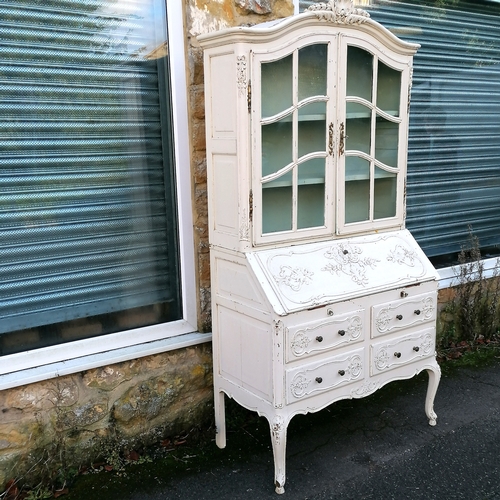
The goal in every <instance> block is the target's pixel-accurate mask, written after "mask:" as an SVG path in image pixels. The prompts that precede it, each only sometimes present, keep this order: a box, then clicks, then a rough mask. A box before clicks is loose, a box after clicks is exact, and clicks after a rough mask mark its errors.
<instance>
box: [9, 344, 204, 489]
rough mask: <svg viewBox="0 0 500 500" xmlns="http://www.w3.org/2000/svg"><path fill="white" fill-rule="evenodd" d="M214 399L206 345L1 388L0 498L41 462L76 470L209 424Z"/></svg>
mask: <svg viewBox="0 0 500 500" xmlns="http://www.w3.org/2000/svg"><path fill="white" fill-rule="evenodd" d="M212 400H213V396H212V354H211V349H210V346H209V345H204V346H199V347H190V348H186V349H180V350H177V351H172V352H169V353H163V354H157V355H154V356H148V357H145V358H141V359H136V360H131V361H127V362H124V363H119V364H115V365H112V366H106V367H103V368H96V369H93V370H88V371H86V372H82V373H77V374H74V375H68V376H64V377H59V378H56V379H52V380H48V381H45V382H39V383H36V384H31V385H27V386H22V387H18V388H14V389H8V390H4V391H0V493H1V492H2V491H3V486H4V485H5V483H6V481H8V480H10V479H12V478H18V477H20V476H22V475H23V474H24V473H25V472H26V470H28V469H29V468H31V467H32V466H33V465H34V464H36V463H37V462H39V461H40V460H42V462H43V463H45V464H46V467H47V468H50V469H53V470H57V469H58V468H59V467H70V466H71V467H75V466H76V467H78V466H79V465H84V464H89V463H90V462H91V461H95V460H96V459H98V458H99V455H103V454H104V455H105V454H106V449H107V448H109V447H110V446H112V447H113V448H114V449H115V450H117V451H120V450H124V449H127V448H128V449H135V447H137V446H139V447H141V448H142V447H145V446H148V445H154V444H155V443H158V442H159V441H160V440H161V439H163V438H165V437H168V436H175V435H177V434H179V433H181V432H185V431H189V430H191V429H192V428H193V427H195V426H201V425H204V424H205V425H206V423H207V422H209V421H211V420H212V413H213V411H212ZM104 458H106V457H104ZM47 459H49V460H47ZM34 471H35V472H37V473H42V472H43V471H42V470H41V469H40V467H37V468H35V469H34Z"/></svg>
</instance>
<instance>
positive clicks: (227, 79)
mask: <svg viewBox="0 0 500 500" xmlns="http://www.w3.org/2000/svg"><path fill="white" fill-rule="evenodd" d="M236 78H237V75H236V65H235V61H234V54H233V53H232V52H231V53H226V54H217V55H213V56H211V57H210V80H211V99H210V101H211V102H210V103H209V105H210V115H211V131H210V132H211V136H212V138H214V139H223V138H228V137H234V136H235V133H236V88H237V86H236Z"/></svg>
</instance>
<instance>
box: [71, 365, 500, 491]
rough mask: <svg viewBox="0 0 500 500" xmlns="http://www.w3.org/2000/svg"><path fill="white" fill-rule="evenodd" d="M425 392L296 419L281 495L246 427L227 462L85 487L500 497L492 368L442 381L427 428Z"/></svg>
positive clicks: (265, 451) (397, 386)
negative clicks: (434, 416)
mask: <svg viewBox="0 0 500 500" xmlns="http://www.w3.org/2000/svg"><path fill="white" fill-rule="evenodd" d="M426 388H427V374H426V373H423V374H420V375H418V376H417V377H414V378H413V379H411V380H406V381H398V382H393V383H391V384H388V385H387V386H386V387H384V388H383V389H381V390H379V391H377V392H376V393H375V394H373V395H372V396H369V397H367V398H363V399H359V400H351V401H341V402H338V403H334V404H333V405H331V406H330V407H328V408H326V409H324V410H322V411H321V412H318V413H315V414H309V415H305V416H303V415H299V416H296V417H294V418H293V419H292V422H291V424H290V426H289V428H288V441H287V463H286V466H287V481H286V484H285V493H284V494H283V495H277V494H276V493H275V492H274V485H273V458H272V450H271V446H270V438H269V437H268V436H263V435H261V434H262V433H261V434H258V433H255V434H254V433H253V431H252V428H251V426H250V427H249V428H245V429H243V430H241V431H239V432H241V433H242V434H243V435H238V436H235V433H236V432H238V430H237V429H238V428H237V427H236V428H235V429H236V430H234V431H233V433H231V432H229V433H228V441H227V447H226V449H225V450H223V451H221V453H219V454H218V456H224V453H228V454H229V455H230V456H231V459H230V460H229V461H224V460H222V461H220V460H215V461H214V462H213V463H210V462H208V463H206V464H204V465H202V466H197V467H194V468H193V469H192V470H190V468H189V467H187V468H186V470H185V471H184V472H183V473H182V474H179V475H177V474H174V475H172V474H170V475H169V474H166V475H159V474H156V475H155V477H154V478H152V480H151V481H148V484H147V485H145V484H144V483H143V484H142V485H141V484H136V485H134V486H129V487H128V490H127V491H126V492H123V491H120V492H118V491H114V490H113V485H112V483H107V484H106V485H99V484H96V485H94V486H92V489H95V493H97V490H98V489H100V488H101V487H102V488H105V489H106V498H107V499H108V500H173V499H183V500H191V499H193V500H194V499H196V500H211V499H214V500H238V499H245V500H247V499H248V500H261V499H274V500H299V499H300V500H320V499H331V500H337V499H339V500H340V499H342V500H348V499H356V500H361V499H372V500H378V499H380V500H390V499H397V500H403V499H410V500H420V499H421V500H434V499H435V500H443V499H445V500H446V499H453V500H455V499H467V500H489V499H500V361H497V362H495V363H494V364H492V365H489V366H483V367H481V368H459V369H453V370H451V371H450V372H447V373H446V372H445V373H444V374H443V377H442V379H441V383H440V387H439V389H438V393H437V396H436V401H435V406H434V408H435V411H436V413H437V415H438V422H437V425H436V426H435V427H431V426H429V425H428V421H427V418H426V416H425V412H424V400H425V392H426ZM268 439H269V441H268V442H267V440H268ZM264 441H266V442H265V443H264ZM213 446H214V447H215V444H213ZM188 458H189V457H188ZM188 462H189V459H187V460H186V463H188ZM88 494H89V496H88V498H92V497H93V495H92V492H91V491H88ZM70 497H71V495H70Z"/></svg>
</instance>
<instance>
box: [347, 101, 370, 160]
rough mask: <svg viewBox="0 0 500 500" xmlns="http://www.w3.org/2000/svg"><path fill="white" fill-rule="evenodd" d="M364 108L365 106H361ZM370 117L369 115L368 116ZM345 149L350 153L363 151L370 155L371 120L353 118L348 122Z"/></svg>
mask: <svg viewBox="0 0 500 500" xmlns="http://www.w3.org/2000/svg"><path fill="white" fill-rule="evenodd" d="M358 107H359V108H364V109H365V110H367V109H368V108H366V107H365V106H359V105H358ZM368 116H369V115H368ZM345 134H346V140H345V149H346V150H349V151H353V150H354V151H362V152H363V153H366V154H370V134H371V119H370V118H351V119H347V120H346V127H345Z"/></svg>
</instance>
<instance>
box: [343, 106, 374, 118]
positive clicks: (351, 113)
mask: <svg viewBox="0 0 500 500" xmlns="http://www.w3.org/2000/svg"><path fill="white" fill-rule="evenodd" d="M346 113H347V118H370V117H371V110H370V108H367V107H366V106H363V105H362V104H357V103H355V102H348V103H347V104H346Z"/></svg>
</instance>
